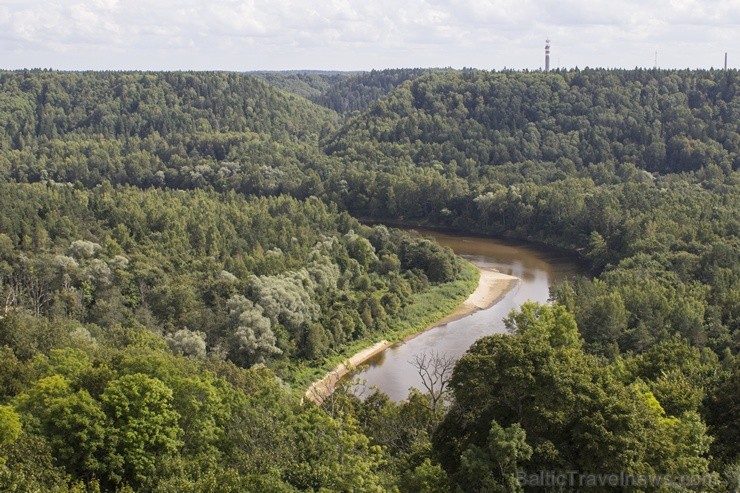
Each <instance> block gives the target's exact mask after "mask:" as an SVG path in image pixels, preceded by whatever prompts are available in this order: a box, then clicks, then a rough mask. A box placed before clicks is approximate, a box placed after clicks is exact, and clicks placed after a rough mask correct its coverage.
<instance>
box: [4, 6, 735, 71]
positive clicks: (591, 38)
mask: <svg viewBox="0 0 740 493" xmlns="http://www.w3.org/2000/svg"><path fill="white" fill-rule="evenodd" d="M548 37H549V38H550V39H551V45H552V54H551V59H550V60H551V67H565V68H572V67H580V68H584V67H609V68H611V67H622V68H634V67H653V66H654V65H655V59H656V52H657V61H658V63H657V64H658V66H659V67H661V68H687V67H688V68H709V67H715V68H719V67H722V66H723V64H724V54H725V52H729V53H728V60H729V63H728V65H729V66H730V67H740V0H623V1H620V0H612V1H605V0H557V1H551V0H302V1H297V0H206V1H200V0H176V1H175V0H23V1H16V0H0V68H3V69H18V68H53V69H60V70H108V69H111V70H128V69H136V70H230V71H251V70H309V69H310V70H370V69H383V68H400V67H453V68H462V67H473V68H479V69H486V70H491V69H496V70H501V69H504V68H510V69H539V68H542V67H543V66H544V45H545V39H546V38H548Z"/></svg>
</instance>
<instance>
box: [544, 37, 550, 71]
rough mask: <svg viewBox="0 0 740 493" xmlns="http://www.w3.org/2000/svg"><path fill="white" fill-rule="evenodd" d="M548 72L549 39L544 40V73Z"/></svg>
mask: <svg viewBox="0 0 740 493" xmlns="http://www.w3.org/2000/svg"><path fill="white" fill-rule="evenodd" d="M549 71H550V38H547V39H546V40H545V72H549Z"/></svg>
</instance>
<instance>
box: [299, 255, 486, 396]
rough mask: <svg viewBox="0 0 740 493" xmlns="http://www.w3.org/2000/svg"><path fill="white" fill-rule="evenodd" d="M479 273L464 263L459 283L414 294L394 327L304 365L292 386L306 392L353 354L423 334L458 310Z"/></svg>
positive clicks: (300, 367) (472, 287)
mask: <svg viewBox="0 0 740 493" xmlns="http://www.w3.org/2000/svg"><path fill="white" fill-rule="evenodd" d="M479 277H480V271H479V270H478V269H477V268H476V267H475V266H474V265H473V264H471V263H469V262H467V261H465V262H464V263H463V272H462V277H461V279H458V280H457V281H454V282H451V283H446V284H441V285H433V286H430V287H429V289H427V290H426V291H424V292H422V293H417V294H415V295H414V299H413V301H412V302H411V303H410V304H409V305H407V306H406V307H405V308H404V309H403V311H402V312H401V316H400V317H399V319H397V320H396V322H395V324H394V326H393V327H392V328H391V329H390V330H387V331H384V332H378V333H375V334H372V336H371V337H366V338H363V339H359V340H357V341H355V342H354V343H352V344H351V345H349V346H346V347H345V348H344V349H343V350H342V351H341V352H340V353H336V354H333V355H330V356H327V357H326V358H324V359H323V360H322V361H321V362H319V363H318V364H314V365H309V364H308V363H305V362H304V363H302V364H301V365H300V366H298V365H296V367H295V369H294V371H292V372H291V374H292V378H291V382H290V383H291V386H293V387H295V388H296V389H301V390H303V391H305V388H306V387H307V386H308V385H309V384H311V383H312V382H314V381H316V380H318V379H320V378H322V377H323V376H324V375H325V374H326V373H328V372H330V371H332V370H333V369H334V368H336V367H337V366H338V365H339V364H341V363H343V362H344V361H346V360H347V359H348V358H349V357H350V356H352V355H353V354H355V353H357V352H359V351H361V350H363V349H364V348H366V347H368V346H372V345H373V344H375V343H376V342H378V341H382V340H388V341H391V342H397V341H401V340H403V339H404V338H406V337H408V336H410V335H413V334H416V333H418V332H421V331H423V330H424V329H426V328H427V327H429V326H430V325H432V324H434V323H435V322H437V321H438V320H441V319H443V318H445V317H446V316H448V315H450V314H452V313H454V312H455V310H457V308H458V307H459V306H460V304H461V303H463V302H464V301H465V300H466V299H467V298H468V296H469V295H470V294H471V293H472V292H473V291H475V288H476V287H477V286H478V280H479Z"/></svg>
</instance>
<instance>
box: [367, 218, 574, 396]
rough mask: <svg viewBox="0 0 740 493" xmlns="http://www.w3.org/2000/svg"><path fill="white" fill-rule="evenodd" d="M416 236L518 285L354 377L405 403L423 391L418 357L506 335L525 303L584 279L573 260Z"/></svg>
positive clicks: (510, 246) (455, 352)
mask: <svg viewBox="0 0 740 493" xmlns="http://www.w3.org/2000/svg"><path fill="white" fill-rule="evenodd" d="M416 231H417V232H418V233H419V234H421V235H423V236H425V237H428V238H432V239H434V240H436V241H437V242H438V243H439V244H440V245H443V246H448V247H450V248H452V250H454V251H455V253H457V254H458V255H461V256H462V257H464V258H466V259H467V260H469V261H471V262H472V263H474V264H475V265H477V266H479V267H482V268H493V269H496V270H498V271H499V272H502V273H504V274H509V275H512V276H515V277H517V278H519V282H518V283H517V284H516V286H514V288H513V289H511V290H510V291H509V292H508V293H507V294H506V295H505V296H504V297H503V298H502V299H501V300H500V301H499V302H498V303H496V304H495V305H493V306H492V307H490V308H488V309H485V310H481V311H478V312H475V313H473V314H472V315H468V316H466V317H464V318H461V319H459V320H455V321H453V322H449V323H447V324H444V325H440V326H438V327H435V328H433V329H430V330H428V331H426V332H424V333H422V334H420V335H418V336H416V337H414V338H412V339H409V340H407V341H404V342H400V343H398V344H396V345H394V346H392V347H390V348H388V349H386V350H385V351H383V352H382V353H379V354H378V355H377V356H375V357H374V358H372V359H371V360H369V361H368V362H367V363H366V364H367V367H366V368H365V369H364V370H363V371H361V372H358V373H356V374H355V375H354V377H355V378H359V379H362V380H365V381H366V383H365V386H366V387H368V388H369V387H371V386H375V387H377V388H379V389H380V390H381V391H383V392H384V393H386V394H388V396H389V397H390V398H392V399H394V400H403V399H405V398H406V397H407V396H408V392H409V389H410V388H411V387H417V388H421V379H420V378H419V375H418V374H417V373H416V370H415V368H414V367H413V366H412V364H411V363H410V361H412V360H413V358H414V357H415V356H416V355H417V354H422V353H430V352H439V353H440V354H447V355H450V356H452V357H454V358H455V359H458V358H460V356H462V355H463V354H464V353H465V351H467V349H468V348H469V347H470V346H471V345H472V344H473V342H475V341H476V340H477V339H479V338H480V337H483V336H486V335H490V334H500V333H505V332H506V329H505V327H504V324H503V319H504V318H505V317H506V316H507V315H508V314H509V312H511V310H513V309H515V308H517V307H518V306H520V305H521V304H522V303H524V302H525V301H527V300H533V301H538V302H542V303H544V302H546V301H547V300H548V297H549V289H550V286H552V285H553V284H556V283H558V282H559V281H561V280H563V279H564V278H567V277H571V276H573V275H575V274H578V273H583V269H582V268H581V267H580V266H579V265H578V264H577V262H576V261H575V260H574V258H573V257H570V256H566V255H564V254H563V253H558V252H554V251H551V250H547V249H544V248H538V247H535V246H532V245H528V244H519V243H511V242H508V241H500V240H494V239H489V238H479V237H470V236H460V235H450V234H444V233H439V232H433V231H427V230H416Z"/></svg>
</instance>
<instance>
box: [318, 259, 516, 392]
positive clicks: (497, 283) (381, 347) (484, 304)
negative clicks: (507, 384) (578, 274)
mask: <svg viewBox="0 0 740 493" xmlns="http://www.w3.org/2000/svg"><path fill="white" fill-rule="evenodd" d="M476 267H478V266H476ZM478 270H480V279H479V281H478V287H477V288H475V291H473V292H472V293H471V294H470V296H468V299H466V300H465V301H463V302H462V304H461V305H460V307H459V308H458V309H457V310H455V311H454V312H453V313H452V314H450V315H448V316H446V317H444V318H443V319H441V320H438V321H436V322H434V323H433V324H431V325H430V326H428V327H426V328H425V329H424V330H422V331H420V332H417V333H415V334H412V335H410V336H408V337H407V338H405V339H404V340H409V339H412V338H414V337H416V336H418V335H419V334H421V333H423V332H426V331H427V330H429V329H433V328H434V327H439V326H440V325H445V324H447V323H450V322H452V321H454V320H458V319H461V318H463V317H466V316H468V315H470V314H472V313H475V312H477V311H479V310H485V309H486V308H490V307H491V306H493V305H495V304H496V303H497V302H498V301H499V300H501V298H503V297H504V295H506V293H508V292H509V291H510V290H511V289H512V288H513V287H514V286H516V285H517V283H518V282H519V279H518V278H516V277H514V276H509V275H507V274H502V273H501V272H498V271H496V270H493V269H488V268H481V267H478ZM394 344H396V342H390V341H386V340H383V341H380V342H377V343H375V344H373V345H372V346H370V347H367V348H365V349H363V350H362V351H360V352H358V353H355V354H354V355H352V356H351V357H350V358H349V359H347V360H346V361H345V362H344V363H342V364H340V365H339V366H337V367H336V368H334V369H333V370H332V371H330V372H329V373H327V374H326V375H324V377H323V378H321V379H320V380H317V381H315V382H314V383H312V384H311V385H310V386H309V387H308V390H306V399H309V400H311V401H313V402H315V403H317V404H320V403H321V401H322V400H323V399H324V398H326V396H328V395H329V394H331V392H332V391H333V390H334V386H335V385H336V384H337V383H338V382H339V381H340V380H341V379H342V378H344V377H345V376H346V375H347V374H348V373H349V372H351V371H352V370H353V369H355V368H357V367H358V366H360V365H362V364H363V363H365V362H366V361H368V360H369V359H370V358H372V357H373V356H375V355H376V354H378V353H381V352H383V351H385V350H386V349H388V348H389V347H391V346H393V345H394Z"/></svg>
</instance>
